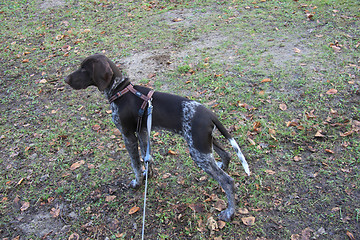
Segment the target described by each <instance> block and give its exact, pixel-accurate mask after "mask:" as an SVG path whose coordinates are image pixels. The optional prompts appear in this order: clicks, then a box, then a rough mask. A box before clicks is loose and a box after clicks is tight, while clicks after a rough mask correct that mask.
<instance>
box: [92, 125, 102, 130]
mask: <svg viewBox="0 0 360 240" xmlns="http://www.w3.org/2000/svg"><path fill="white" fill-rule="evenodd" d="M91 128H92V130H94V131H99V130H100V129H101V127H100V125H99V124H95V125H93V126H92V127H91Z"/></svg>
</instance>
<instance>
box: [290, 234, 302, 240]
mask: <svg viewBox="0 0 360 240" xmlns="http://www.w3.org/2000/svg"><path fill="white" fill-rule="evenodd" d="M300 239H301V238H300V235H299V234H292V235H291V237H290V240H300Z"/></svg>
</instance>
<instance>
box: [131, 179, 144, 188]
mask: <svg viewBox="0 0 360 240" xmlns="http://www.w3.org/2000/svg"><path fill="white" fill-rule="evenodd" d="M140 186H141V184H140V183H139V182H138V181H137V180H136V179H134V180H132V181H131V182H130V183H129V187H131V188H133V189H137V188H139V187H140Z"/></svg>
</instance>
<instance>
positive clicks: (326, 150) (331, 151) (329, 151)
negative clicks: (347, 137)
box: [325, 149, 335, 154]
mask: <svg viewBox="0 0 360 240" xmlns="http://www.w3.org/2000/svg"><path fill="white" fill-rule="evenodd" d="M325 152H327V153H331V154H334V153H335V152H334V151H333V150H331V149H325Z"/></svg>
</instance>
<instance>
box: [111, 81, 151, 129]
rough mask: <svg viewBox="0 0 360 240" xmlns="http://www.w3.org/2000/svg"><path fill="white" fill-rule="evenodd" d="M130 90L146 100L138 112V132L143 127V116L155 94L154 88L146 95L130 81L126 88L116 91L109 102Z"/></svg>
mask: <svg viewBox="0 0 360 240" xmlns="http://www.w3.org/2000/svg"><path fill="white" fill-rule="evenodd" d="M129 91H130V92H132V93H133V94H134V95H135V96H137V97H139V98H141V99H142V100H144V102H143V103H142V104H141V107H140V109H139V113H138V122H137V127H136V132H138V133H139V131H140V129H141V122H142V118H143V116H144V113H145V109H146V105H147V104H148V101H149V100H150V99H151V98H152V95H153V94H154V90H150V91H149V93H148V94H147V95H144V94H142V93H141V92H139V91H137V90H136V89H135V88H134V86H133V85H132V84H131V83H130V84H129V85H127V87H126V88H124V89H123V90H121V91H120V92H117V93H115V94H114V95H113V96H112V97H111V98H109V103H112V102H114V101H115V100H116V99H118V98H120V97H121V96H123V95H124V94H125V93H127V92H129Z"/></svg>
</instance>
